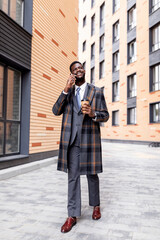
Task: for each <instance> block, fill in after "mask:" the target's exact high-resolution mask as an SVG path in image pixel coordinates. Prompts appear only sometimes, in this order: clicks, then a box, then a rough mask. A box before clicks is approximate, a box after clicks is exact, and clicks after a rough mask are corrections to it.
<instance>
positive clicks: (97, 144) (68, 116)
mask: <svg viewBox="0 0 160 240" xmlns="http://www.w3.org/2000/svg"><path fill="white" fill-rule="evenodd" d="M86 87H87V100H89V103H90V105H91V107H92V109H93V110H94V111H95V112H96V119H95V120H93V119H92V118H91V117H89V116H88V115H87V114H84V115H83V120H82V128H81V139H80V174H81V175H82V174H97V173H100V172H102V153H101V136H100V122H106V121H107V120H108V118H109V113H108V110H107V106H106V102H105V98H104V95H103V91H102V89H100V88H97V87H95V86H94V85H92V84H88V83H87V86H86ZM74 94H75V87H74V86H73V88H72V89H71V90H70V91H69V93H68V94H67V95H66V94H64V93H63V92H62V93H61V94H60V96H59V98H58V99H57V101H56V103H55V104H54V106H53V109H52V111H53V113H54V114H55V115H61V114H63V118H62V127H61V138H60V146H59V157H58V166H57V169H58V170H60V171H64V172H67V165H68V164H67V162H68V150H69V141H70V137H71V129H72V127H71V125H72V114H73V97H74Z"/></svg>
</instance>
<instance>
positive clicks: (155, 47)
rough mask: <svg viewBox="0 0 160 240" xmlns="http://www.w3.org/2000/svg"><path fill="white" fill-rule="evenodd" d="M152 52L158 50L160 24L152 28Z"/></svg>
mask: <svg viewBox="0 0 160 240" xmlns="http://www.w3.org/2000/svg"><path fill="white" fill-rule="evenodd" d="M151 32H152V52H154V51H156V50H158V49H160V24H158V25H157V26H155V27H154V28H152V30H151Z"/></svg>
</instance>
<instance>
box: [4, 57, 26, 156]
mask: <svg viewBox="0 0 160 240" xmlns="http://www.w3.org/2000/svg"><path fill="white" fill-rule="evenodd" d="M0 66H2V67H3V68H4V73H3V107H2V108H3V114H2V117H0V122H2V123H3V126H4V128H3V154H1V155H0V157H7V156H14V155H18V154H20V148H21V112H22V109H21V108H22V72H20V71H19V70H17V69H15V68H13V67H11V66H9V65H8V64H3V63H1V62H0ZM8 70H12V71H16V72H19V73H20V75H21V76H20V86H19V88H20V92H19V100H20V103H19V119H18V120H13V119H12V120H11V119H7V89H8ZM8 123H13V124H17V125H18V126H19V127H18V128H19V133H18V135H19V136H18V151H17V152H13V153H6V129H7V124H8Z"/></svg>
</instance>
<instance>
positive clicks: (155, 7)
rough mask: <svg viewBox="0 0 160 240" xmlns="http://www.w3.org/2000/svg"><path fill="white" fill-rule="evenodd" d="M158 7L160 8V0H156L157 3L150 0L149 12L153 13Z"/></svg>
mask: <svg viewBox="0 0 160 240" xmlns="http://www.w3.org/2000/svg"><path fill="white" fill-rule="evenodd" d="M159 8H160V0H157V3H155V4H153V0H151V10H150V12H151V13H153V12H155V11H156V10H157V9H159Z"/></svg>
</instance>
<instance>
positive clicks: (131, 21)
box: [128, 6, 136, 30]
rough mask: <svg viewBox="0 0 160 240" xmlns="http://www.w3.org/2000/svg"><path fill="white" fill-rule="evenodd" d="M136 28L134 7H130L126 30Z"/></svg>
mask: <svg viewBox="0 0 160 240" xmlns="http://www.w3.org/2000/svg"><path fill="white" fill-rule="evenodd" d="M135 26H136V6H134V7H132V8H131V9H130V10H129V11H128V30H131V29H133V28H134V27H135Z"/></svg>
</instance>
